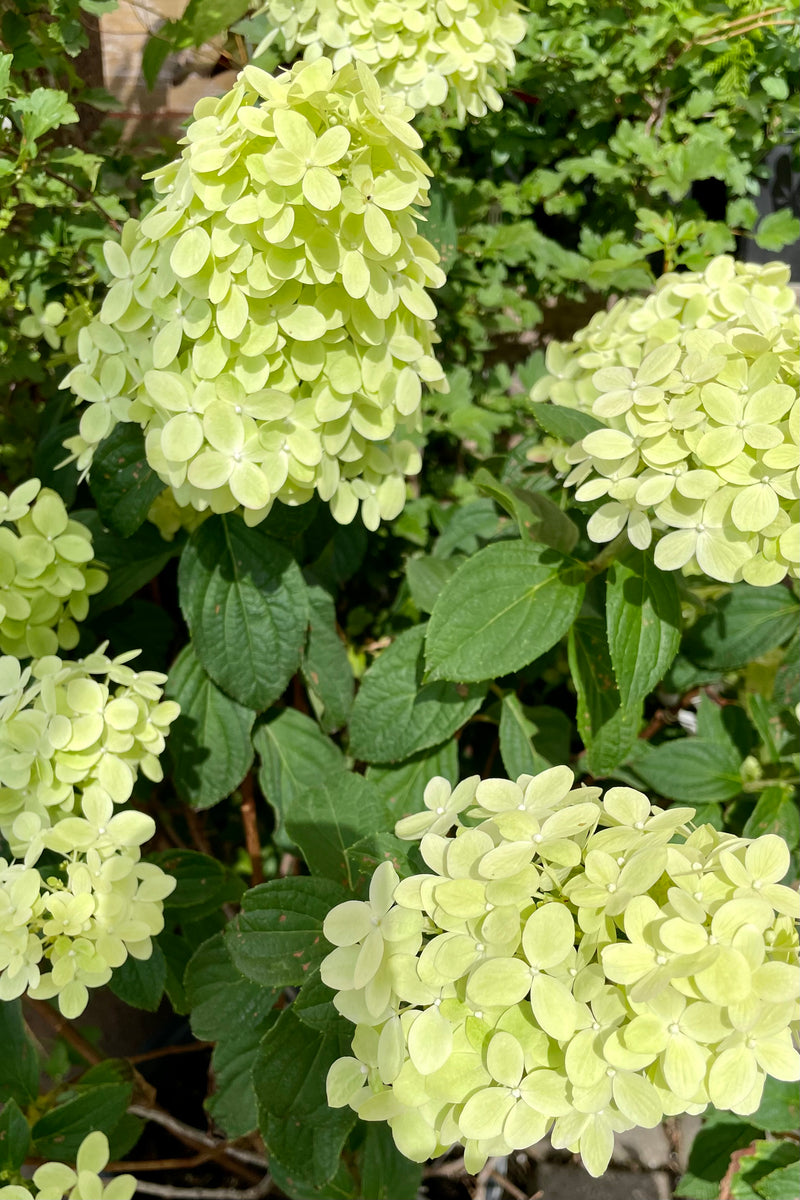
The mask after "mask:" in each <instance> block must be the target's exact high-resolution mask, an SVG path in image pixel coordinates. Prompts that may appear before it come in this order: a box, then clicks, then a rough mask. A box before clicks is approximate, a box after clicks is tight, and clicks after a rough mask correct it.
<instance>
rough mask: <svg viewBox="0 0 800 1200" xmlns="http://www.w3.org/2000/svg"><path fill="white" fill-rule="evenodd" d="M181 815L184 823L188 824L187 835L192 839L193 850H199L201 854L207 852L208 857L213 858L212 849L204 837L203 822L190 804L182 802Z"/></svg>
mask: <svg viewBox="0 0 800 1200" xmlns="http://www.w3.org/2000/svg"><path fill="white" fill-rule="evenodd" d="M183 815H184V816H185V817H186V824H187V825H188V826H189V836H190V838H191V839H192V843H193V844H194V848H195V850H199V851H200V853H201V854H207V855H209V857H210V858H214V857H215V855H214V851H213V850H212V848H211V844H210V842H209V840H208V838H207V837H206V831H205V829H204V828H203V822H202V821H201V820H200V818H199V817H198V815H197V813H196V812H195V810H194V809H193V808H192V806H191V805H190V804H184V806H183Z"/></svg>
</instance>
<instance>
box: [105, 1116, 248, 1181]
mask: <svg viewBox="0 0 800 1200" xmlns="http://www.w3.org/2000/svg"><path fill="white" fill-rule="evenodd" d="M128 1112H129V1113H131V1114H132V1116H134V1117H142V1118H143V1119H144V1120H145V1121H152V1122H153V1123H154V1124H155V1125H161V1126H162V1128H164V1129H168V1130H169V1132H170V1133H173V1134H174V1135H175V1137H177V1138H179V1139H180V1140H181V1141H187V1142H190V1143H191V1144H192V1145H194V1146H203V1147H205V1148H206V1149H207V1150H211V1151H213V1152H214V1153H215V1154H224V1155H226V1156H227V1157H229V1158H233V1159H235V1160H236V1161H237V1162H240V1163H248V1164H250V1165H252V1166H254V1167H259V1168H260V1169H261V1170H262V1171H263V1170H264V1169H265V1168H266V1166H267V1161H266V1159H265V1158H262V1156H261V1155H260V1154H254V1153H253V1151H252V1150H240V1149H239V1148H238V1147H237V1146H229V1145H228V1144H227V1143H226V1142H220V1141H217V1139H216V1138H213V1137H211V1135H210V1134H208V1133H201V1131H200V1130H199V1129H195V1128H194V1127H193V1126H191V1125H184V1123H183V1121H179V1120H178V1118H177V1117H173V1116H172V1114H171V1113H168V1112H164V1110H163V1109H161V1108H150V1107H148V1106H147V1105H144V1104H131V1105H129V1107H128Z"/></svg>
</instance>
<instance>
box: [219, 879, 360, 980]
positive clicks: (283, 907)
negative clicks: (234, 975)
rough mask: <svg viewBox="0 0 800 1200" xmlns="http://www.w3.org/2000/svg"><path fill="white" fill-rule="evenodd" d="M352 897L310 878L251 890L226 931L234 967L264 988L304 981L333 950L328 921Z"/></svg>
mask: <svg viewBox="0 0 800 1200" xmlns="http://www.w3.org/2000/svg"><path fill="white" fill-rule="evenodd" d="M346 899H347V896H346V894H345V893H344V892H343V891H342V889H341V888H338V887H337V886H336V885H335V884H333V883H331V882H330V880H328V879H313V878H311V877H310V876H304V875H303V876H295V877H292V878H287V879H272V880H270V882H269V883H261V884H259V885H258V887H254V888H251V889H250V891H249V892H246V893H245V895H244V897H243V899H242V911H241V912H240V913H239V915H238V917H235V918H234V920H233V921H232V922H231V923H230V925H229V926H228V928H227V930H226V933H225V941H226V946H227V949H228V951H229V953H230V956H231V958H232V959H233V962H234V965H235V966H236V967H237V969H238V970H239V971H241V972H242V974H244V975H246V976H247V977H248V979H252V980H253V981H254V982H255V983H258V984H260V985H261V986H262V987H270V988H280V987H288V986H290V985H291V986H296V985H298V984H301V983H303V982H304V981H305V980H306V979H308V978H309V977H310V974H311V973H312V972H313V970H314V969H315V968H316V967H318V966H319V964H320V962H321V961H322V959H323V958H324V957H325V955H326V954H327V953H328V951H329V949H330V947H329V946H328V943H327V942H326V941H325V939H324V937H323V936H322V923H323V921H324V920H325V918H326V916H327V915H328V913H329V912H330V910H331V909H332V908H333V907H334V906H335V905H337V904H341V902H342V901H343V900H346Z"/></svg>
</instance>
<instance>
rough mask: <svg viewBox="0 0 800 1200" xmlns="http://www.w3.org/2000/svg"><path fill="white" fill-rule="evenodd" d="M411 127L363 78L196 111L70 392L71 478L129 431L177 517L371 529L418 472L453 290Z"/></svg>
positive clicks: (283, 85) (136, 228)
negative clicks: (238, 514) (434, 238)
mask: <svg viewBox="0 0 800 1200" xmlns="http://www.w3.org/2000/svg"><path fill="white" fill-rule="evenodd" d="M411 115H412V112H411V110H410V109H409V108H408V107H407V106H406V105H405V104H403V102H402V101H401V100H399V99H392V98H390V97H388V96H386V95H385V94H383V93H382V92H381V90H380V88H379V87H378V85H377V83H376V82H375V79H374V77H373V76H372V75H371V73H370V72H369V70H368V69H367V68H366V67H365V66H363V64H358V65H350V66H345V67H343V68H342V69H341V70H340V71H338V72H336V73H334V70H333V66H332V64H331V62H330V61H329V60H328V59H320V60H318V61H317V62H314V63H305V62H300V63H297V64H295V66H294V67H293V68H292V70H291V71H289V72H286V73H284V74H283V75H280V76H278V77H276V78H273V77H272V76H270V75H268V74H266V72H264V71H261V70H259V69H258V68H256V67H252V66H249V67H246V68H245V69H244V71H243V72H242V74H241V75H240V76H239V79H238V82H237V83H236V86H235V87H234V88H233V89H232V90H231V91H230V92H228V93H227V94H226V95H225V96H222V97H221V98H217V97H207V98H204V99H202V100H200V101H199V103H198V104H197V106H196V108H195V120H194V123H193V124H192V125H191V126H190V127H189V130H188V133H187V136H186V138H185V143H186V147H185V149H184V151H183V154H182V157H181V159H179V160H177V161H175V162H173V163H171V164H169V165H168V166H166V167H163V168H161V169H160V170H159V171H157V172H155V173H154V175H155V187H156V191H157V192H159V193H160V194H161V199H160V201H159V202H158V203H157V204H156V205H155V207H154V208H153V209H151V211H150V212H149V213H148V215H147V216H146V217H145V219H144V220H143V221H142V222H141V223H138V222H135V221H132V222H129V223H128V224H126V226H125V228H124V230H123V233H122V241H121V243H120V244H118V243H115V242H110V243H108V244H107V245H106V247H105V254H106V260H107V262H108V266H109V270H110V271H111V273H112V274H113V275H114V276H115V282H114V283H113V284H112V286H111V288H110V289H109V291H108V294H107V296H106V299H105V301H104V303H103V307H102V309H101V311H100V314H99V316H98V317H97V318H96V319H95V320H94V321H93V322H92V323H91V324H90V325H89V326H88V327H86V328H85V329H83V330H81V333H80V335H79V338H78V351H79V357H80V363H79V364H78V365H77V366H76V367H75V368H74V369H73V370H72V371H71V372H70V373H69V375H68V376H67V378H66V379H65V381H64V385H65V386H69V387H71V388H72V390H73V391H74V392H75V393H76V394H77V395H78V396H79V397H80V398H81V399H82V400H85V401H87V402H88V407H87V408H86V409H85V411H84V413H83V415H82V417H81V422H80V432H79V436H77V437H75V438H70V439H68V441H67V443H66V444H67V447H68V448H69V449H70V450H71V452H72V454H73V456H74V457H76V458H77V460H78V464H79V466H80V467H81V468H87V467H89V466H90V464H91V460H92V455H93V452H94V449H95V447H96V446H97V444H98V443H99V442H100V441H101V440H102V439H103V438H104V437H106V436H107V435H108V433H110V431H111V429H112V428H113V427H114V425H115V424H116V423H117V422H118V421H133V422H138V423H139V424H140V425H141V426H142V428H143V429H144V430H145V432H146V451H147V458H148V461H149V462H150V464H151V466H152V467H153V469H154V470H155V471H156V472H157V473H158V475H159V476H160V477H161V478H162V479H163V480H164V482H165V483H166V484H167V485H168V486H169V487H171V488H172V490H173V493H174V495H175V499H176V500H177V502H178V504H179V505H187V504H191V505H193V506H194V507H195V508H197V509H199V510H201V511H203V510H206V509H209V508H210V509H211V510H212V511H214V512H229V511H232V510H234V509H238V508H241V509H243V510H244V517H245V520H246V521H247V522H248V524H251V525H254V524H257V523H258V522H259V521H261V520H263V518H264V517H265V516H266V514H267V513H268V512H269V509H270V506H271V505H272V503H273V501H274V499H275V498H276V497H278V498H280V499H281V500H282V501H284V502H285V503H287V504H302V503H303V502H305V501H307V500H309V499H311V497H312V496H313V495H314V493H315V491H316V492H317V493H318V494H319V495H320V497H321V498H322V499H323V500H326V501H329V502H330V507H331V511H332V513H333V515H334V517H335V518H336V520H337V521H340V522H342V523H345V524H346V523H348V522H350V521H351V520H352V519H353V517H354V516H355V514H356V512H357V510H358V507H359V504H360V505H361V513H362V516H363V519H364V522H365V524H366V525H367V526H368V527H369V528H371V529H374V528H377V526H378V524H379V522H380V521H381V520H389V519H391V518H393V517H396V516H397V515H398V513H399V512H400V511H401V509H402V507H403V504H404V502H405V480H404V476H405V475H409V474H415V473H416V472H417V471H419V468H420V455H419V452H418V450H417V449H416V447H415V445H414V444H413V442H411V441H410V440H408V439H407V438H406V437H404V436H399V435H401V434H404V433H408V432H411V431H413V430H415V429H418V428H419V427H420V421H421V417H420V404H421V398H422V384H423V383H425V384H427V385H428V387H430V388H433V389H435V390H445V389H446V383H445V381H444V376H443V372H442V369H441V367H440V366H439V364H438V363H437V361H436V359H435V358H434V357H433V354H432V343H433V341H434V340H436V339H435V335H434V332H433V323H432V319H433V317H435V315H436V308H435V305H434V303H433V301H432V300H431V298H430V296H429V295H428V294H427V292H426V291H425V288H426V287H439V286H441V284H442V283H443V282H444V274H443V272H442V270H441V269H440V267H439V266H438V265H437V263H438V254H437V252H436V250H435V249H434V248H433V246H432V245H431V244H430V243H429V242H428V241H426V240H425V238H423V237H421V236H420V234H419V233H418V232H417V221H416V218H415V214H414V210H413V208H412V205H415V204H426V203H427V202H428V199H427V192H428V176H429V175H430V172H429V170H428V168H427V167H426V166H425V164H424V163H423V161H422V159H421V158H420V157H419V155H418V154H417V153H416V150H417V149H419V147H420V146H421V144H422V143H421V141H420V138H419V136H418V134H417V133H416V132H415V131H414V130H413V129H412V128H411V126H410V125H409V124H408V118H409V117H410V116H411Z"/></svg>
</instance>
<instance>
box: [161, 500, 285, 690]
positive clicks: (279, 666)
mask: <svg viewBox="0 0 800 1200" xmlns="http://www.w3.org/2000/svg"><path fill="white" fill-rule="evenodd" d="M178 590H179V596H180V604H181V610H182V612H183V615H184V617H185V618H186V623H187V625H188V626H189V631H190V633H191V635H192V641H193V643H194V648H195V652H196V654H197V657H198V658H199V659H200V661H201V662H202V664H203V666H204V667H205V669H206V670H207V671H208V673H209V675H210V676H211V678H212V679H213V680H214V682H215V683H216V684H217V685H218V686H219V687H221V688H222V690H223V691H225V692H227V693H228V695H230V696H232V697H233V699H234V700H238V701H239V702H240V703H241V704H246V705H247V706H248V707H249V708H254V709H257V710H259V711H263V710H264V709H265V708H268V707H269V705H270V704H272V703H273V701H274V700H277V698H278V697H279V696H280V695H281V693H282V692H283V690H284V688H285V687H286V685H287V683H288V682H289V680H290V679H291V677H292V675H293V674H294V672H295V671H296V670H297V668H298V667H299V665H300V656H301V654H302V651H303V645H304V642H305V637H306V628H307V625H308V593H307V589H306V585H305V582H304V580H303V576H302V575H301V573H300V568H299V567H298V565H297V563H296V562H295V561H294V559H293V558H292V555H291V553H290V552H289V551H288V550H287V549H286V547H285V546H282V545H281V544H280V543H279V542H276V541H274V540H273V539H272V538H268V537H267V536H266V535H265V534H263V533H262V532H261V531H260V530H259V529H248V528H247V526H246V525H245V523H244V521H242V519H241V517H236V516H234V517H231V516H225V517H212V518H211V519H210V520H208V521H206V522H205V523H204V524H203V525H201V526H200V528H199V529H197V530H196V531H195V532H194V533H193V534H192V536H191V537H190V539H189V541H188V543H187V545H186V548H185V549H184V551H183V555H182V556H181V563H180V569H179V571H178Z"/></svg>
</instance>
